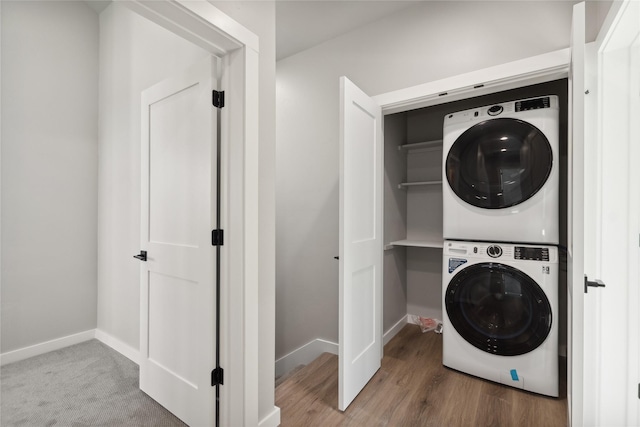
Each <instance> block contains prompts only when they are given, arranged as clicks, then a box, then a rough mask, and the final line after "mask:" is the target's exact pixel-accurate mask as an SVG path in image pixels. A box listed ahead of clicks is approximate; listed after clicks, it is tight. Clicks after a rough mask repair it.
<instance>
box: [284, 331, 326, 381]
mask: <svg viewBox="0 0 640 427" xmlns="http://www.w3.org/2000/svg"><path fill="white" fill-rule="evenodd" d="M322 353H331V354H338V344H336V343H334V342H331V341H325V340H322V339H320V338H318V339H315V340H313V341H309V342H308V343H306V344H305V345H303V346H302V347H300V348H298V349H296V350H293V351H292V352H291V353H289V354H287V355H286V356H283V357H281V358H280V359H278V360H276V377H279V376H281V375H284V374H286V373H287V372H289V371H291V370H293V369H294V368H295V367H296V366H299V365H308V364H309V363H311V362H313V361H314V360H315V359H316V358H317V357H318V356H320V355H321V354H322Z"/></svg>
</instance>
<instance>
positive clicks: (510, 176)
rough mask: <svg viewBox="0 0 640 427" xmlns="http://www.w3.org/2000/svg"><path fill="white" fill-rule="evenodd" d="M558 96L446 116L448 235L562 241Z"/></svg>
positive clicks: (445, 207) (445, 209)
mask: <svg viewBox="0 0 640 427" xmlns="http://www.w3.org/2000/svg"><path fill="white" fill-rule="evenodd" d="M558 111H559V108H558V97H557V96H555V95H552V96H542V97H537V98H531V99H524V100H519V101H511V102H505V103H502V104H496V105H492V106H486V107H481V108H474V109H470V110H465V111H460V112H457V113H452V114H448V115H447V116H446V117H445V119H444V127H443V178H442V181H443V232H444V238H445V239H461V240H480V241H502V242H529V243H539V244H558V243H559V168H560V162H559V159H560V153H559V114H558Z"/></svg>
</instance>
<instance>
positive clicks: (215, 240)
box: [211, 230, 224, 246]
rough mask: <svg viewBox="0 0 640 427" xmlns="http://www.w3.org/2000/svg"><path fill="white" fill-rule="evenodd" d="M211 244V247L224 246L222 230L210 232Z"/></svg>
mask: <svg viewBox="0 0 640 427" xmlns="http://www.w3.org/2000/svg"><path fill="white" fill-rule="evenodd" d="M211 244H212V245H213V246H223V245H224V230H211Z"/></svg>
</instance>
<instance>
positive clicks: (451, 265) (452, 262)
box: [449, 258, 467, 273]
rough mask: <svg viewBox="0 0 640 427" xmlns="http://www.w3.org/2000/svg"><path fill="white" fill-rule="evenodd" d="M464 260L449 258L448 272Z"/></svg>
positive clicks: (451, 271)
mask: <svg viewBox="0 0 640 427" xmlns="http://www.w3.org/2000/svg"><path fill="white" fill-rule="evenodd" d="M466 262H467V260H466V259H463V258H449V273H453V271H454V270H455V269H456V268H458V267H460V266H461V265H462V264H465V263H466Z"/></svg>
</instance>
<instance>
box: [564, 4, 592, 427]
mask: <svg viewBox="0 0 640 427" xmlns="http://www.w3.org/2000/svg"><path fill="white" fill-rule="evenodd" d="M584 92H585V4H584V3H579V4H576V5H575V6H574V8H573V22H572V32H571V63H570V68H569V147H568V148H569V152H568V156H569V165H568V171H567V179H568V183H567V184H568V189H567V190H568V212H567V243H568V244H567V246H568V248H567V299H568V301H567V304H568V313H567V314H568V325H567V326H568V327H567V347H568V348H567V359H568V366H567V400H568V401H569V408H568V410H569V414H568V416H569V425H571V426H582V425H593V422H594V420H593V418H592V415H591V414H590V412H591V411H590V408H592V407H593V406H594V405H595V402H594V399H593V394H592V393H591V392H592V390H585V389H584V385H585V379H587V380H588V375H593V372H594V368H595V367H594V366H592V365H591V364H589V363H588V362H589V359H585V350H587V348H585V334H584V319H589V318H590V317H592V316H593V314H594V313H592V312H590V311H589V310H588V309H587V310H585V304H584V300H585V294H584V277H585V276H584V273H585V268H584V252H585V247H584V244H585V228H584V208H585V197H584V195H585V185H584V177H585V171H584V156H585V132H584V126H585V99H584ZM585 362H587V363H585ZM587 382H588V381H587Z"/></svg>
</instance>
